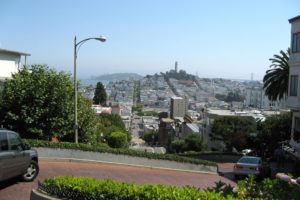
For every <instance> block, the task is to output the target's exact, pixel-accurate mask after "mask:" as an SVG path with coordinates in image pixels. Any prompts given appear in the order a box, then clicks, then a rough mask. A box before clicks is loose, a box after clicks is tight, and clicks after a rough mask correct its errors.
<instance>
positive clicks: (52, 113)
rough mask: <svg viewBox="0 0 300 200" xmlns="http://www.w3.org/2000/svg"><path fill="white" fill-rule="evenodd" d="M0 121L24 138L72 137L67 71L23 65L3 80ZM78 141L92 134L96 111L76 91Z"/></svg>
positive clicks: (71, 91) (71, 99) (71, 96)
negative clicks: (7, 78) (10, 76)
mask: <svg viewBox="0 0 300 200" xmlns="http://www.w3.org/2000/svg"><path fill="white" fill-rule="evenodd" d="M1 96H2V98H1V104H0V113H1V115H0V123H1V124H2V125H3V126H4V127H7V128H10V129H12V130H15V131H17V132H19V133H20V134H21V135H22V137H24V138H39V139H49V138H50V137H51V136H54V135H55V136H60V137H61V138H65V139H66V140H70V141H74V130H73V124H74V87H73V84H72V80H71V78H70V75H69V74H65V73H63V72H57V71H55V70H54V69H49V67H47V66H46V65H31V66H24V67H23V68H21V69H20V70H19V72H18V73H16V74H14V75H13V76H12V78H11V79H9V80H7V81H6V82H5V83H4V88H3V91H2V92H1ZM78 99H79V101H78V113H79V115H78V116H79V118H78V125H79V135H80V136H81V137H79V141H87V140H89V139H91V138H93V137H90V136H92V135H93V134H94V127H93V124H94V123H95V119H96V118H95V117H94V116H95V114H94V113H93V112H92V110H91V105H90V103H88V102H87V101H86V100H85V99H84V97H83V96H82V95H81V94H80V93H79V95H78Z"/></svg>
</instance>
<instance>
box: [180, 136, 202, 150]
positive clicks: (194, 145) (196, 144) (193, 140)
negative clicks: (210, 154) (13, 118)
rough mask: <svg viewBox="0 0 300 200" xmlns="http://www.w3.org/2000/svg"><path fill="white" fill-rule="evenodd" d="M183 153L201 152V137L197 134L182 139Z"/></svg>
mask: <svg viewBox="0 0 300 200" xmlns="http://www.w3.org/2000/svg"><path fill="white" fill-rule="evenodd" d="M184 143H185V144H184V147H183V148H184V150H185V151H201V150H202V143H203V140H202V137H201V136H200V135H198V134H190V135H188V136H187V137H186V138H184Z"/></svg>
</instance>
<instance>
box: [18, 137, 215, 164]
mask: <svg viewBox="0 0 300 200" xmlns="http://www.w3.org/2000/svg"><path fill="white" fill-rule="evenodd" d="M24 142H25V143H26V144H28V145H29V146H32V147H46V148H60V149H75V150H82V151H93V152H101V153H112V154H121V155H129V156H135V157H144V158H148V159H158V160H170V161H176V162H182V163H192V164H201V165H209V166H217V164H216V163H215V162H211V161H207V160H200V159H194V158H188V157H184V156H178V155H173V154H157V153H148V152H144V151H135V150H132V149H114V148H110V147H108V146H107V144H104V143H100V144H96V145H90V144H83V143H78V144H75V143H71V142H55V143H54V142H49V141H44V140H24Z"/></svg>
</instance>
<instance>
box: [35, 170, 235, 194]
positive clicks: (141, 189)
mask: <svg viewBox="0 0 300 200" xmlns="http://www.w3.org/2000/svg"><path fill="white" fill-rule="evenodd" d="M39 189H40V190H42V191H45V192H47V193H48V194H51V195H54V196H57V197H59V198H66V199H78V200H79V199H93V200H94V199H95V200H96V199H97V200H98V199H101V200H102V199H116V200H117V199H119V200H123V199H124V200H125V199H126V200H130V199H144V200H153V199H161V200H162V199H174V200H177V199H178V200H197V199H221V200H222V199H233V197H230V196H228V197H224V196H222V195H221V194H219V193H214V192H209V191H205V192H199V190H198V189H197V188H195V187H189V186H185V187H182V188H179V187H174V186H164V185H150V184H147V185H136V184H129V183H120V182H116V181H112V180H108V179H104V180H97V179H94V178H87V177H67V176H65V177H54V178H49V179H45V180H44V182H43V183H42V185H41V186H40V188H39Z"/></svg>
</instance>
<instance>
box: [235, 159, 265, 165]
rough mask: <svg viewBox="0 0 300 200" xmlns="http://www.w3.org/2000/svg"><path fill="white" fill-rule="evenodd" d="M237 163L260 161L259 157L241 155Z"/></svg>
mask: <svg viewBox="0 0 300 200" xmlns="http://www.w3.org/2000/svg"><path fill="white" fill-rule="evenodd" d="M238 162H239V163H249V164H260V163H261V161H260V159H259V158H251V157H242V158H241V159H240V160H239V161H238Z"/></svg>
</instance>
